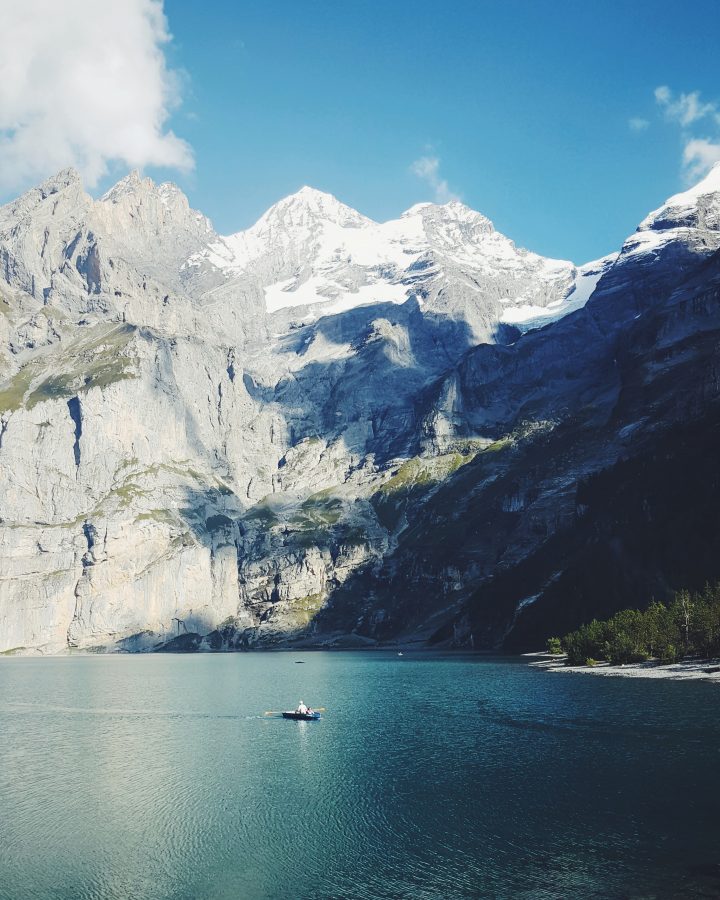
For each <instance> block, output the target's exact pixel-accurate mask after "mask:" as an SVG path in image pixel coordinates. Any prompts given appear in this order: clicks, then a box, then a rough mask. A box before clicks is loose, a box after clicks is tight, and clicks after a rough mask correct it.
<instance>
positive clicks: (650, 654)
mask: <svg viewBox="0 0 720 900" xmlns="http://www.w3.org/2000/svg"><path fill="white" fill-rule="evenodd" d="M547 645H548V651H549V652H550V653H552V654H561V653H565V654H567V665H569V666H584V665H589V666H592V665H594V664H595V663H596V662H600V661H606V662H608V663H610V664H611V665H622V664H623V663H637V662H645V661H647V660H653V659H655V660H658V661H659V662H661V663H674V662H677V661H678V660H680V659H683V658H685V657H691V656H695V657H702V658H710V657H716V656H720V583H716V584H713V585H710V584H707V585H706V586H705V587H704V588H703V590H702V591H698V592H695V593H691V592H689V591H686V590H683V591H679V592H678V593H677V594H675V597H674V598H673V600H672V601H671V602H670V603H667V604H666V603H659V602H653V603H651V604H650V605H649V606H648V607H647V609H645V610H638V609H624V610H621V611H620V612H618V613H616V614H615V615H614V616H612V617H611V618H610V619H606V620H603V621H599V620H597V619H593V620H592V621H591V622H588V623H587V624H586V625H582V626H581V627H580V628H578V629H577V630H575V631H571V632H569V633H568V634H566V635H565V636H564V637H562V638H557V637H552V638H550V639H549V640H548V644H547Z"/></svg>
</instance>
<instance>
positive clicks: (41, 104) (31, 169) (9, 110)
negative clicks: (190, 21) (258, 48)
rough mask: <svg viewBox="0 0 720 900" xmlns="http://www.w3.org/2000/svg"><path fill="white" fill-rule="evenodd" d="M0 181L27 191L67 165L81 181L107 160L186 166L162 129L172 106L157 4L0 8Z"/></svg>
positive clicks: (71, 1)
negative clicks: (0, 26)
mask: <svg viewBox="0 0 720 900" xmlns="http://www.w3.org/2000/svg"><path fill="white" fill-rule="evenodd" d="M3 37H4V40H3V42H2V54H1V55H0V187H1V188H4V189H6V190H9V189H13V190H15V189H18V188H22V187H26V186H27V185H28V184H29V183H33V182H35V181H37V180H39V179H41V178H44V177H46V176H47V175H50V174H53V173H54V172H55V171H57V170H58V169H61V168H63V167H65V166H74V167H75V168H77V169H78V170H79V171H80V172H81V174H82V175H83V177H84V179H85V181H86V183H87V184H88V185H89V186H91V187H92V186H94V185H96V184H97V182H98V181H99V179H100V178H102V176H103V175H104V174H106V172H107V171H108V166H109V164H111V163H121V164H125V165H127V166H128V167H133V168H143V167H145V166H150V165H153V166H167V167H170V168H176V169H181V170H187V169H190V168H192V166H193V155H192V150H191V148H190V146H189V145H188V144H187V143H186V142H185V141H183V140H182V139H181V138H179V137H177V136H176V135H175V134H173V132H172V131H170V130H168V128H167V120H168V118H169V116H170V113H171V111H172V109H173V108H174V107H175V106H176V105H177V104H178V103H179V102H180V76H179V74H178V73H177V72H173V71H172V70H171V69H169V68H168V65H167V62H166V59H165V54H164V52H163V48H164V46H165V45H166V44H167V43H168V41H169V40H170V34H169V32H168V28H167V21H166V19H165V15H164V13H163V0H123V2H122V3H98V2H97V0H64V2H63V3H48V2H47V0H23V2H22V3H5V4H3Z"/></svg>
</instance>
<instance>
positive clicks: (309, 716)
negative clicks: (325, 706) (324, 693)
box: [282, 709, 322, 722]
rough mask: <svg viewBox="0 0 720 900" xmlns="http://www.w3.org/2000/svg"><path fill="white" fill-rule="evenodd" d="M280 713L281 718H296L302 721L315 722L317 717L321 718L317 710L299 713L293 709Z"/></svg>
mask: <svg viewBox="0 0 720 900" xmlns="http://www.w3.org/2000/svg"><path fill="white" fill-rule="evenodd" d="M282 715H283V719H298V720H301V721H303V722H315V721H317V720H318V719H321V718H322V716H321V715H320V713H319V712H311V713H301V712H295V710H294V709H293V710H290V711H288V712H284V713H283V714H282Z"/></svg>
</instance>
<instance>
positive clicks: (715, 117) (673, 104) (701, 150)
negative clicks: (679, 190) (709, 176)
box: [655, 85, 720, 182]
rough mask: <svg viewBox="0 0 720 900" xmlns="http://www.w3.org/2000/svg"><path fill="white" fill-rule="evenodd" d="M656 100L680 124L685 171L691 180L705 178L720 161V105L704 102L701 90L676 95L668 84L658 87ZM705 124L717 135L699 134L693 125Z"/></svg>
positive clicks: (670, 117)
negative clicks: (719, 106) (699, 135)
mask: <svg viewBox="0 0 720 900" xmlns="http://www.w3.org/2000/svg"><path fill="white" fill-rule="evenodd" d="M655 100H656V101H657V104H658V106H660V108H661V109H662V110H663V112H664V114H665V118H666V119H667V120H668V121H670V122H674V123H675V124H677V125H679V126H680V127H681V128H682V129H683V132H682V140H683V158H682V161H683V170H684V173H685V178H686V180H687V181H689V182H694V181H697V180H698V179H700V178H702V177H703V176H704V175H705V174H706V173H707V172H708V170H709V169H711V168H712V167H713V166H714V165H715V163H717V162H720V108H718V104H717V103H713V102H704V101H702V100H701V99H700V92H699V91H692V92H691V93H689V94H679V95H676V94H674V93H673V91H671V90H670V88H669V87H667V85H662V86H661V87H658V88H655ZM697 122H702V123H703V128H704V129H707V130H708V131H711V132H712V131H716V134H715V136H710V137H707V136H705V137H697V135H696V134H692V133H691V132H692V128H691V126H695V124H696V123H697Z"/></svg>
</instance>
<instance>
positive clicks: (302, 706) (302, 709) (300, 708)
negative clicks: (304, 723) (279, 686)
mask: <svg viewBox="0 0 720 900" xmlns="http://www.w3.org/2000/svg"><path fill="white" fill-rule="evenodd" d="M295 712H296V713H300V715H303V716H304V715H306V714H307V712H308V708H307V706H305V704H304V703H303V702H302V700H301V701H300V702H299V703H298V706H297V709H296V710H295Z"/></svg>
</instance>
